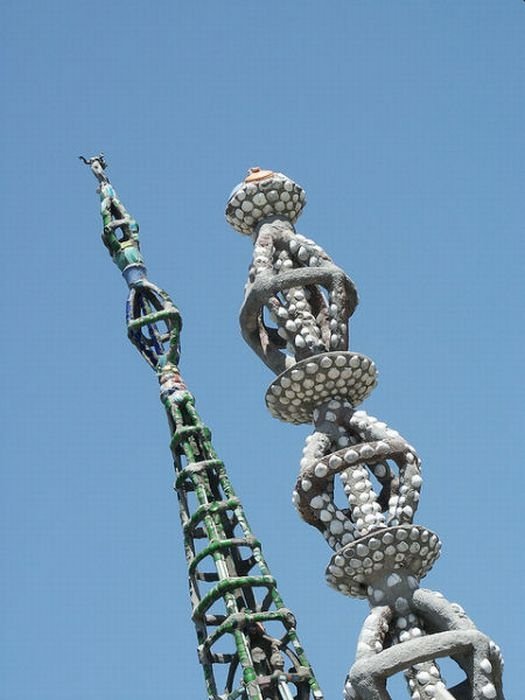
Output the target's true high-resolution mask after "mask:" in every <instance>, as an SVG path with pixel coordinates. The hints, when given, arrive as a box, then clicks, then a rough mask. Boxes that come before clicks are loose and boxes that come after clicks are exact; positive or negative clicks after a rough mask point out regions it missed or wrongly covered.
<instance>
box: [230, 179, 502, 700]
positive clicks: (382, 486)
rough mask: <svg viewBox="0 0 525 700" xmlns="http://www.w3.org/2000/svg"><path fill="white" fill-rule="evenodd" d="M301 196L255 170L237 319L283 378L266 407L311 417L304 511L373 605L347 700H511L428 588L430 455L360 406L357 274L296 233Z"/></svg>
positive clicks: (487, 647) (365, 385)
mask: <svg viewBox="0 0 525 700" xmlns="http://www.w3.org/2000/svg"><path fill="white" fill-rule="evenodd" d="M305 202H306V197H305V192H304V190H303V189H302V187H300V186H299V185H298V184H297V183H295V182H293V181H292V180H290V178H288V177H286V176H285V175H283V174H282V173H274V172H272V171H269V170H261V169H260V168H253V169H252V170H251V171H250V173H249V175H248V177H247V178H246V180H245V181H244V182H242V183H241V184H240V185H239V186H237V187H236V188H235V189H234V191H233V193H232V195H231V197H230V199H229V201H228V204H227V207H226V218H227V220H228V222H229V223H230V224H231V225H232V226H233V228H234V229H236V230H237V231H238V232H239V233H242V234H246V235H248V236H250V237H251V238H252V240H253V242H254V253H253V259H252V264H251V266H250V270H249V278H248V283H247V285H246V290H245V299H244V303H243V306H242V309H241V317H240V321H241V329H242V334H243V336H244V338H245V340H246V341H247V342H248V344H249V345H250V346H251V348H252V349H253V350H254V351H255V352H256V353H257V355H258V356H259V357H260V358H261V359H262V360H263V362H265V364H266V365H268V367H269V368H270V369H271V370H272V371H273V372H274V373H275V374H277V375H278V376H277V377H276V379H275V380H274V381H273V382H272V383H271V385H270V388H269V389H268V391H267V393H266V403H267V406H268V409H269V410H270V413H271V414H272V415H273V416H275V417H276V418H279V419H280V420H283V421H286V422H288V423H293V424H300V423H313V433H312V434H311V435H310V436H309V437H308V438H307V440H306V445H305V448H304V451H303V458H302V459H301V469H300V473H299V477H298V479H297V485H296V490H295V491H294V502H295V505H296V507H297V509H298V511H299V513H300V515H301V517H302V518H303V519H304V520H305V521H306V522H307V523H309V524H310V525H313V526H314V527H316V528H317V529H318V530H319V531H320V532H321V534H322V535H323V537H324V538H325V539H326V541H327V543H328V545H329V546H330V547H331V549H332V550H333V554H332V557H331V560H330V562H329V564H328V568H327V570H326V579H327V581H328V584H329V585H330V586H332V587H333V588H335V589H336V590H337V591H339V592H340V593H342V594H343V595H347V596H353V597H356V598H365V599H368V602H369V605H370V613H369V615H368V617H367V618H366V620H365V622H364V625H363V627H362V630H361V634H360V636H359V641H358V644H357V654H356V657H357V658H356V661H355V663H354V664H353V665H352V667H351V669H350V672H349V674H348V677H347V681H346V685H345V699H346V700H390V695H389V693H388V691H387V680H388V678H389V677H390V676H392V675H394V674H396V673H398V672H404V674H405V677H406V680H407V685H408V691H409V695H410V697H411V698H412V700H453V699H454V698H455V699H456V700H503V690H502V682H501V670H502V659H501V654H500V650H499V648H498V647H497V645H496V644H494V642H492V641H491V640H490V639H489V638H488V637H487V636H486V635H484V634H482V633H481V632H479V631H478V630H477V629H476V627H475V625H474V623H473V622H472V621H471V620H470V619H469V618H468V617H467V615H466V614H465V612H464V611H463V609H462V608H461V607H460V606H459V605H457V604H454V603H449V602H448V601H447V600H446V599H445V598H444V597H443V595H441V594H440V593H436V592H434V591H430V590H426V589H424V588H421V587H420V581H421V579H422V578H423V577H424V576H425V575H426V574H427V573H428V571H430V569H431V568H432V566H433V564H434V562H435V561H436V559H437V558H438V556H439V551H440V547H441V543H440V541H439V538H438V536H437V535H436V534H434V533H433V532H431V531H430V530H429V529H427V528H426V527H423V526H421V525H416V524H414V523H413V520H414V515H415V512H416V509H417V506H418V502H419V496H420V490H421V484H422V479H421V470H420V465H421V462H420V459H419V457H418V455H417V453H416V451H415V449H414V448H413V447H412V446H411V445H410V444H409V443H408V442H407V441H406V440H405V439H404V438H402V437H401V435H399V433H398V432H397V431H395V430H392V429H391V428H389V427H388V426H387V425H386V424H385V423H383V422H381V421H379V420H378V419H377V418H374V417H372V416H369V415H368V414H367V413H366V412H365V411H362V410H356V407H357V406H358V405H359V404H360V403H361V402H362V401H363V400H364V399H366V397H367V396H368V395H369V394H370V393H371V391H372V390H373V389H374V387H375V385H376V375H377V371H376V367H375V364H374V362H373V361H372V360H371V359H369V358H368V357H366V356H365V355H362V354H361V353H357V352H350V350H349V336H348V322H349V318H350V316H351V315H352V313H353V311H354V309H355V307H356V305H357V293H356V290H355V286H354V284H353V282H352V280H351V279H350V278H349V277H348V276H347V275H346V274H345V272H344V271H343V270H342V269H341V268H340V267H338V266H337V265H336V264H335V263H334V262H333V261H332V260H331V259H330V257H329V256H328V255H327V254H326V253H325V251H324V250H323V249H322V248H321V247H320V246H319V245H317V244H316V243H315V242H314V241H312V240H310V239H308V238H305V237H304V236H302V235H300V234H298V233H296V231H295V228H294V223H295V221H296V220H297V217H298V216H299V215H300V213H301V211H302V209H303V207H304V204H305ZM338 480H340V481H341V483H342V487H343V489H342V490H343V491H344V499H342V502H339V500H338V496H337V494H336V488H335V486H336V482H337V481H338ZM446 657H449V658H451V659H453V660H454V661H455V662H456V663H457V664H458V666H459V667H460V668H461V669H462V670H463V671H464V674H465V679H464V681H462V682H461V683H459V684H457V685H455V686H454V687H452V688H450V687H447V683H446V680H445V678H444V677H442V674H441V671H440V668H439V664H438V660H439V659H441V658H446Z"/></svg>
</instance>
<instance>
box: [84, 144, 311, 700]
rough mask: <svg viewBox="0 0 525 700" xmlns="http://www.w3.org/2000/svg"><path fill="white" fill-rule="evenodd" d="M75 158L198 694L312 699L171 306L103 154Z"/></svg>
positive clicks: (305, 666) (301, 656)
mask: <svg viewBox="0 0 525 700" xmlns="http://www.w3.org/2000/svg"><path fill="white" fill-rule="evenodd" d="M81 159H82V160H83V161H84V162H85V163H86V164H88V165H89V166H90V167H91V170H92V172H93V174H94V175H95V177H96V178H97V180H98V182H99V186H98V190H97V191H98V192H99V194H100V201H101V212H102V219H103V226H104V227H103V232H102V240H103V242H104V245H105V246H106V248H107V249H108V250H109V253H110V255H111V257H112V259H113V261H114V262H115V263H116V265H117V266H118V268H119V269H120V270H121V272H122V275H123V277H124V279H125V281H126V282H127V284H128V287H129V296H128V301H127V307H126V322H127V327H128V336H129V339H130V340H131V342H132V343H133V344H134V345H135V346H136V348H137V349H138V351H139V352H140V354H141V355H142V357H143V358H144V359H145V360H146V362H147V363H148V364H149V365H150V366H151V367H152V368H153V369H154V370H155V372H156V374H157V378H158V380H159V383H160V398H161V401H162V403H163V404H164V407H165V409H166V413H167V417H168V423H169V428H170V433H171V450H172V453H173V459H174V465H175V474H176V480H175V490H176V492H177V496H178V500H179V507H180V519H181V524H182V529H183V534H184V547H185V552H186V560H187V564H188V575H189V588H190V599H191V605H192V619H193V622H194V623H195V627H196V630H197V639H198V656H199V660H200V663H201V664H202V666H203V669H204V675H205V681H206V688H207V691H208V697H209V698H211V699H213V700H219V699H220V700H234V699H235V698H245V699H248V698H249V699H250V700H263V699H268V700H293V699H294V698H295V699H297V700H310V699H315V700H322V698H323V695H322V693H321V690H320V688H319V685H318V683H317V681H316V679H315V676H314V673H313V671H312V668H311V666H310V663H309V662H308V659H307V657H306V655H305V653H304V650H303V648H302V646H301V644H300V642H299V639H298V637H297V633H296V630H295V627H296V622H295V618H294V615H293V614H292V612H291V611H290V610H289V609H288V608H286V607H285V606H284V603H283V601H282V599H281V597H280V595H279V592H278V590H277V585H276V582H275V579H274V578H273V576H272V575H271V573H270V570H269V569H268V565H267V564H266V561H265V559H264V557H263V554H262V551H261V545H260V542H259V541H258V540H257V539H256V538H255V536H254V534H253V533H252V531H251V529H250V526H249V524H248V521H247V519H246V516H245V514H244V510H243V507H242V504H241V502H240V500H239V498H238V497H237V496H236V494H235V492H234V490H233V488H232V485H231V482H230V479H229V477H228V474H227V472H226V468H225V466H224V464H223V463H222V462H221V461H220V459H219V458H218V456H217V454H216V453H215V451H214V449H213V446H212V443H211V433H210V431H209V429H208V428H207V427H206V426H205V425H204V424H203V422H202V420H201V418H200V416H199V414H198V413H197V410H196V408H195V399H194V397H193V395H192V394H191V393H190V391H189V390H188V388H187V387H186V385H185V383H184V381H183V379H182V377H181V375H180V372H179V368H178V361H179V335H180V329H181V317H180V314H179V311H178V310H177V308H176V307H175V306H174V304H173V302H172V301H171V299H170V297H169V296H168V295H167V294H166V292H165V291H164V290H162V289H160V288H159V287H157V286H156V285H155V284H153V283H152V282H150V281H149V280H148V278H147V273H146V268H145V265H144V260H143V258H142V254H141V252H140V245H139V235H138V234H139V228H138V225H137V222H136V221H135V220H134V219H133V218H132V217H131V216H130V215H129V214H128V212H127V211H126V209H125V208H124V206H123V204H122V202H121V201H120V200H119V198H118V197H117V194H116V192H115V190H114V189H113V187H112V185H111V183H110V181H109V179H108V176H107V174H106V172H105V170H106V163H105V160H104V156H103V155H102V154H101V155H98V156H95V157H93V158H89V159H86V158H83V157H81ZM270 628H271V629H272V632H271V633H270V631H269V629H270ZM175 690H176V689H175V687H174V692H175Z"/></svg>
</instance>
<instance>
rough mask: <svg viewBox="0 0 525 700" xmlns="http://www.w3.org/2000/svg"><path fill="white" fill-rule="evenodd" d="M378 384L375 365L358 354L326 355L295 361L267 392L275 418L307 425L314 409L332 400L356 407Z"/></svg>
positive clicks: (270, 409) (267, 402)
mask: <svg viewBox="0 0 525 700" xmlns="http://www.w3.org/2000/svg"><path fill="white" fill-rule="evenodd" d="M376 384H377V369H376V366H375V363H374V362H372V360H370V359H369V358H368V357H365V355H361V354H360V353H357V352H326V353H322V354H320V355H314V356H313V357H308V358H306V359H304V360H301V361H300V362H297V363H296V364H295V365H293V366H292V367H289V368H288V369H287V370H285V371H284V372H283V373H282V374H280V375H279V376H278V377H277V378H276V379H275V381H274V382H273V383H272V384H271V386H270V388H269V389H268V391H267V392H266V405H267V406H268V409H269V411H270V413H271V414H272V416H274V418H279V419H280V420H283V421H286V422H288V423H295V424H300V423H310V422H311V421H312V416H313V412H314V410H315V409H316V408H317V407H318V406H319V405H320V404H322V403H323V402H325V401H329V400H330V399H333V398H339V399H344V400H346V401H349V402H350V403H351V404H352V405H353V406H357V405H358V404H360V403H361V401H364V399H365V398H366V397H367V396H368V395H369V394H370V392H371V391H372V389H373V388H374V387H375V386H376Z"/></svg>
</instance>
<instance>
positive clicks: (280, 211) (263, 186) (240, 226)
mask: <svg viewBox="0 0 525 700" xmlns="http://www.w3.org/2000/svg"><path fill="white" fill-rule="evenodd" d="M305 204H306V194H305V192H304V190H303V188H302V187H301V186H300V185H298V184H297V183H295V182H294V181H293V180H290V178H289V177H286V175H283V174H282V173H274V172H272V171H270V170H261V169H260V168H252V169H251V170H250V173H249V175H248V177H247V178H246V180H244V182H241V183H240V185H238V186H237V187H236V188H235V189H234V190H233V192H232V194H231V196H230V198H229V200H228V203H227V205H226V220H227V221H228V223H229V224H230V226H233V228H234V229H235V230H236V231H239V233H243V234H245V235H248V236H249V235H251V234H252V233H253V232H254V230H255V229H256V227H257V225H258V224H259V223H260V222H261V221H264V220H265V219H268V218H270V217H273V216H279V217H283V218H286V219H288V220H289V221H291V223H292V224H294V223H295V222H296V221H297V218H298V217H299V215H300V213H301V211H302V210H303V207H304V206H305Z"/></svg>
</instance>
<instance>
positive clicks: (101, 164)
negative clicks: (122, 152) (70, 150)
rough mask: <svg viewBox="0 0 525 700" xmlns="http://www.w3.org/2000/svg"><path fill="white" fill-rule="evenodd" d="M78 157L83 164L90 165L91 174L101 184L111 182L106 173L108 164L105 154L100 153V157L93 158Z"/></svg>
mask: <svg viewBox="0 0 525 700" xmlns="http://www.w3.org/2000/svg"><path fill="white" fill-rule="evenodd" d="M78 157H79V160H81V161H82V162H83V163H85V164H86V165H89V167H90V168H91V172H92V173H93V175H94V176H95V177H96V178H97V180H98V181H99V182H109V178H108V176H107V175H106V173H105V170H106V168H107V167H108V164H107V162H106V159H105V158H104V154H103V153H99V154H98V156H93V157H92V158H86V157H85V156H78Z"/></svg>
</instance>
